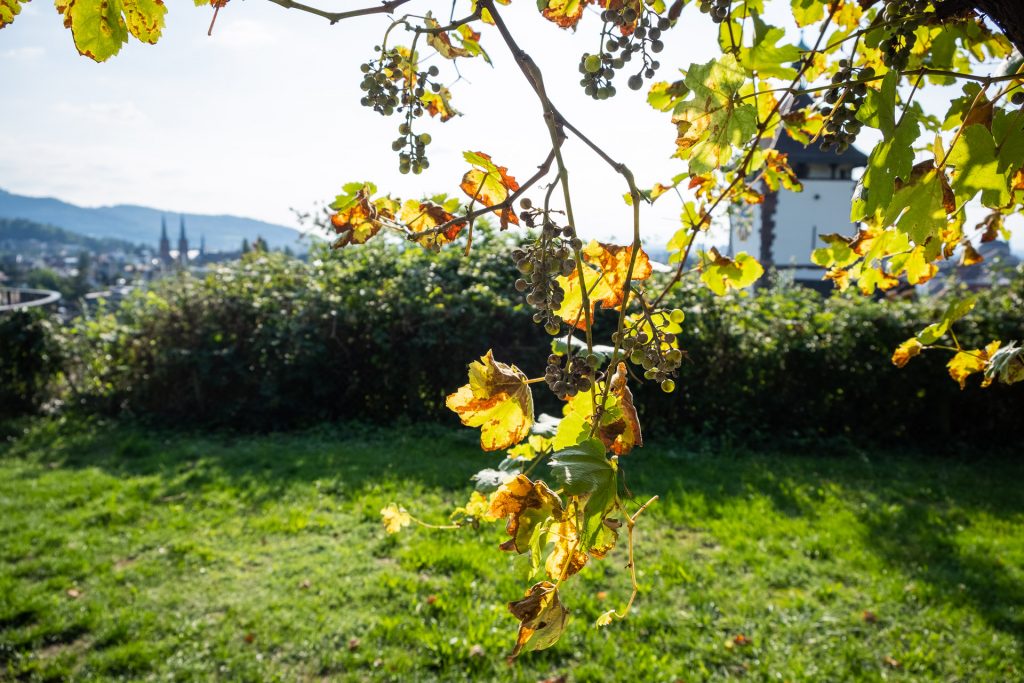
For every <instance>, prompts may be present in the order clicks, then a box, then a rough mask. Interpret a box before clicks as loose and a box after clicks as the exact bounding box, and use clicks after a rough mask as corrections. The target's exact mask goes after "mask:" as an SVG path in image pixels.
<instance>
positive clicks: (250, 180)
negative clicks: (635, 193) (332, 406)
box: [0, 0, 1024, 248]
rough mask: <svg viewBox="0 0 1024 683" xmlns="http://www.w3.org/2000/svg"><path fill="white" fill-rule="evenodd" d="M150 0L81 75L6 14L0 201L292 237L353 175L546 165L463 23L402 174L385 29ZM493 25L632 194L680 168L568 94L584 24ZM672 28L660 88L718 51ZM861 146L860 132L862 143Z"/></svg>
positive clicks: (394, 182) (71, 53)
mask: <svg viewBox="0 0 1024 683" xmlns="http://www.w3.org/2000/svg"><path fill="white" fill-rule="evenodd" d="M363 4H365V5H366V6H372V5H373V4H374V3H373V0H366V2H365V3H358V5H357V3H356V2H355V0H350V2H349V3H348V4H346V7H347V6H350V5H351V6H361V5H363ZM438 4H439V3H436V2H433V3H431V2H428V1H427V0H415V1H414V2H412V3H410V4H409V5H406V6H404V7H403V8H402V10H403V11H405V10H406V9H407V8H408V11H409V12H410V13H414V14H420V13H423V12H425V11H426V10H427V9H429V8H430V7H431V6H434V7H437V6H438ZM440 4H441V6H446V7H449V6H448V5H447V3H440ZM463 4H465V5H466V6H468V3H463ZM783 4H785V5H786V6H788V3H783ZM168 6H169V11H168V13H167V26H166V28H165V30H164V35H163V37H162V38H161V40H160V42H159V43H158V44H157V45H155V46H150V45H144V44H141V43H139V42H138V41H136V40H134V38H133V39H131V40H130V42H129V43H128V44H127V45H126V46H125V47H124V48H123V49H122V51H121V54H120V55H118V56H116V57H114V58H112V59H111V60H109V61H108V62H105V63H103V64H96V63H93V62H92V61H91V60H89V59H86V58H84V57H81V56H80V55H78V53H77V52H76V50H75V48H74V44H73V42H72V39H71V34H70V32H69V31H68V30H67V29H65V28H64V27H63V25H62V22H61V19H60V16H59V15H58V14H57V12H56V11H55V10H54V9H53V5H52V4H50V3H48V2H46V1H45V0H39V1H38V2H31V3H27V4H25V5H23V9H22V12H21V14H20V15H19V16H18V17H17V18H16V19H15V21H14V23H13V24H12V25H11V26H9V27H7V28H5V29H4V30H3V31H0V93H3V96H2V99H0V187H2V188H4V189H6V190H8V191H11V192H15V193H19V194H27V195H33V196H53V197H57V198H59V199H63V200H65V201H70V202H73V203H76V204H80V205H84V206H100V205H109V204H141V205H146V206H152V207H154V208H158V209H165V210H169V211H183V212H194V213H210V214H234V215H240V216H247V217H251V218H258V219H262V220H266V221H271V222H274V223H281V224H284V225H293V226H294V225H296V223H295V219H294V215H293V213H292V209H293V208H294V209H298V210H309V209H312V208H313V207H314V205H315V204H316V203H317V202H324V201H329V200H330V199H332V198H333V197H334V195H335V194H337V193H338V191H339V189H340V188H341V186H342V185H343V184H344V183H346V182H351V181H355V180H371V181H373V182H375V183H376V184H377V185H378V187H380V188H381V189H382V190H383V191H385V192H391V193H392V194H393V195H395V196H400V197H403V198H408V197H419V196H423V195H427V194H434V193H438V192H448V193H450V194H458V193H459V190H458V183H459V180H460V179H461V177H462V174H463V173H464V172H465V171H466V170H467V169H468V167H467V165H466V162H465V161H464V160H463V159H462V152H463V151H466V150H478V151H483V152H487V153H489V154H490V155H491V156H492V157H493V159H494V160H495V161H496V162H497V163H499V164H500V165H503V166H507V167H508V169H509V172H510V173H511V174H512V175H514V176H516V177H517V178H518V179H520V180H525V179H526V178H528V177H530V176H531V175H533V173H534V172H535V170H536V168H537V166H538V165H539V164H540V163H541V161H542V160H543V159H544V157H545V156H546V154H547V152H548V151H549V148H550V145H549V144H546V141H547V139H548V137H547V131H546V128H545V127H544V124H543V120H542V118H541V110H540V105H539V104H538V103H537V100H536V98H535V97H534V96H533V93H532V91H531V90H530V89H529V87H528V85H527V84H526V81H525V80H524V78H523V77H522V75H521V74H520V72H519V71H518V69H517V68H516V65H515V63H514V62H513V60H512V59H511V57H510V55H509V53H508V52H507V50H506V49H505V48H504V45H503V43H502V42H501V41H500V37H499V36H498V34H497V31H496V30H495V29H494V28H493V27H489V26H483V25H482V24H481V26H483V28H482V31H483V37H482V40H481V42H482V44H483V45H484V47H485V48H486V49H487V50H488V52H489V53H490V56H491V58H492V60H493V62H494V66H493V67H491V66H488V65H487V64H486V63H484V62H483V60H481V59H474V60H459V68H460V72H461V74H457V73H456V72H455V71H454V69H453V68H452V65H451V63H450V62H447V61H446V60H443V59H440V58H435V59H434V60H433V61H431V62H429V63H434V64H437V66H438V67H439V68H440V69H441V70H442V78H443V79H444V80H445V82H446V83H447V84H448V85H449V86H450V88H451V91H452V95H453V104H454V106H455V107H456V108H457V109H458V110H460V111H461V112H462V113H463V114H464V115H463V116H460V117H456V118H455V119H452V120H451V121H449V122H447V123H444V124H442V123H440V122H439V121H438V120H436V119H435V120H424V121H423V122H422V124H421V128H422V130H423V131H426V132H429V133H430V134H431V136H432V137H433V142H432V144H431V145H430V146H429V147H428V153H429V156H430V161H431V166H430V169H429V170H427V171H426V172H425V173H423V174H422V175H420V176H414V175H408V176H403V175H401V174H399V172H398V163H397V157H396V155H395V154H394V153H393V152H392V151H391V149H390V142H391V140H393V139H394V138H395V137H396V136H397V127H398V124H399V123H400V121H399V119H398V118H397V117H391V118H385V117H382V116H380V115H379V114H376V113H374V112H373V111H372V110H370V109H367V108H364V107H362V106H360V104H359V98H360V97H361V95H362V92H361V91H360V89H359V82H360V80H361V73H360V72H359V64H360V63H361V62H363V61H366V60H367V59H369V58H370V57H371V56H372V55H373V46H374V45H375V44H377V43H378V42H379V41H380V37H381V36H382V35H383V32H384V31H385V30H386V28H387V26H388V23H389V21H388V19H387V18H386V17H384V16H383V15H376V16H369V17H362V18H358V19H353V20H348V21H343V22H340V23H338V24H336V25H333V26H332V25H330V24H329V23H328V22H327V21H325V20H323V19H322V18H319V17H316V16H313V15H310V14H307V13H304V12H301V11H298V10H285V9H283V8H281V7H279V6H277V5H274V4H271V3H270V2H264V1H262V0H248V1H247V2H242V1H241V0H234V2H231V3H229V4H228V5H227V7H225V8H224V9H222V10H221V12H220V15H219V17H218V19H217V24H216V26H215V28H214V32H213V36H212V37H208V36H207V35H206V33H207V28H208V26H209V22H210V17H211V14H212V10H211V9H210V8H209V7H202V8H195V7H192V3H191V2H185V1H183V0H176V1H175V2H173V3H168ZM324 7H328V8H331V7H332V5H331V4H330V3H326V4H324ZM691 11H692V8H689V9H688V10H687V13H690V12H691ZM465 13H466V12H460V13H457V14H458V16H462V15H463V14H465ZM503 15H504V16H505V18H506V21H507V22H508V23H509V25H510V26H511V28H512V29H513V31H514V32H515V33H516V35H517V36H518V37H519V38H520V40H521V46H522V47H523V48H524V49H525V50H526V51H527V52H529V53H530V54H531V55H532V56H533V58H534V59H535V60H536V61H537V63H538V64H539V65H540V66H541V68H542V69H543V72H544V74H545V82H546V84H547V88H548V91H549V93H550V95H551V97H552V99H553V101H554V102H555V104H556V106H558V107H559V109H560V110H561V111H562V112H563V114H565V115H566V116H567V118H568V119H569V120H570V121H572V122H573V123H574V124H575V125H577V127H579V128H581V129H582V130H583V131H584V132H585V133H586V134H587V135H588V136H589V137H590V138H591V139H593V140H594V141H595V142H597V143H598V144H600V145H601V146H602V147H603V148H604V149H605V150H606V151H607V152H608V153H609V154H610V155H611V156H612V157H613V158H615V159H617V160H620V161H623V162H625V163H626V164H628V165H629V166H630V167H631V168H632V169H633V170H634V172H635V173H636V176H637V181H638V184H639V185H640V186H641V187H650V186H652V185H653V184H654V183H655V182H658V181H661V182H665V181H667V180H668V179H669V178H671V177H672V176H673V175H675V174H677V173H679V172H680V171H682V170H683V168H684V167H683V164H682V163H681V162H679V161H678V160H672V159H671V158H670V155H671V153H672V150H673V147H674V144H673V142H674V139H675V129H674V126H672V124H671V123H670V121H669V116H668V115H666V114H662V113H660V112H656V111H654V110H653V109H651V108H650V107H649V106H647V104H646V103H645V101H644V94H643V92H639V93H637V92H632V91H629V90H628V89H627V88H626V87H625V85H624V84H623V85H621V87H620V90H619V94H618V95H617V96H616V97H614V98H612V99H611V100H608V101H605V102H594V101H593V100H591V99H590V98H588V97H586V96H585V95H584V94H583V92H582V88H580V86H579V83H578V81H579V73H578V72H577V64H578V60H579V58H580V55H581V54H582V53H583V52H585V51H592V52H593V51H596V47H597V45H596V40H597V36H598V30H599V28H598V27H599V25H600V24H599V21H598V19H597V17H596V16H590V17H585V18H584V20H583V22H581V25H580V29H579V31H578V32H577V33H575V34H574V33H572V32H570V31H565V30H562V29H559V28H558V27H556V26H555V25H554V24H552V23H550V22H548V21H546V20H544V19H543V18H541V17H540V16H539V15H538V13H537V11H536V6H535V3H533V2H525V1H524V2H513V3H512V4H511V5H510V6H508V7H507V8H503ZM440 18H441V19H447V15H445V16H442V17H440ZM768 18H769V21H771V19H772V18H773V17H771V16H769V17H768ZM686 19H687V14H684V24H683V25H682V26H680V27H677V28H676V29H675V30H673V31H672V32H671V33H670V34H668V35H669V39H668V40H666V43H667V46H666V49H665V51H664V52H663V53H662V54H661V56H660V57H661V61H662V62H663V64H664V65H665V66H663V67H662V71H661V72H659V75H658V76H657V78H656V80H673V79H674V78H675V76H676V74H675V73H673V72H672V71H671V68H672V66H673V65H679V66H682V65H687V64H690V63H691V62H705V61H708V60H709V59H712V58H713V57H714V56H715V55H717V54H718V48H717V45H716V41H715V37H716V32H715V30H714V29H713V27H712V24H711V23H710V21H708V20H707V19H706V17H700V18H699V19H697V18H696V17H693V19H694V21H693V23H692V24H690V25H692V26H694V28H693V29H690V28H689V26H690V25H688V24H687V23H686V22H685V20H686ZM621 78H622V77H621V76H620V79H621ZM872 142H873V140H871V139H869V138H867V137H865V139H864V140H863V141H862V143H861V147H862V149H865V150H869V149H870V145H871V143H872ZM565 156H566V162H567V166H568V168H569V171H570V185H571V187H572V188H573V193H574V209H575V212H576V220H577V226H578V229H579V231H580V233H581V235H582V236H584V237H595V238H599V239H604V240H611V241H618V242H620V243H621V242H626V241H628V240H629V239H630V235H631V231H632V224H631V210H630V209H629V207H627V206H626V205H625V203H624V202H623V201H622V200H621V196H622V194H623V193H624V192H625V190H626V188H625V186H624V183H623V181H622V179H621V178H620V177H619V176H618V175H616V174H615V173H614V171H613V170H612V169H611V168H610V167H608V166H607V165H605V164H604V163H603V162H601V161H600V160H599V159H598V158H597V157H596V156H594V155H593V153H591V152H590V151H589V150H587V149H585V148H584V147H583V146H582V145H581V144H580V143H579V142H577V141H575V140H570V141H569V142H568V143H567V144H566V148H565ZM534 196H537V195H536V194H535V195H534ZM678 215H679V202H678V201H672V198H670V197H666V198H665V199H662V200H661V201H659V202H658V203H656V204H655V205H654V206H653V207H645V208H644V213H643V226H644V228H643V229H644V233H645V235H650V236H651V238H652V242H653V243H655V244H656V243H658V242H659V241H660V242H661V243H662V244H663V243H664V240H667V239H668V237H670V236H671V235H672V233H673V232H675V230H676V229H678V227H679V222H678ZM844 219H845V215H844V213H843V212H837V216H836V221H837V226H836V229H837V230H842V229H843V228H844V227H845V226H846V225H848V224H846V223H844ZM1020 232H1021V231H1018V233H1020ZM1018 237H1020V235H1018ZM711 239H713V240H716V241H723V240H724V239H725V236H724V235H723V234H722V233H718V234H716V235H714V236H712V238H711ZM1015 246H1016V247H1018V248H1024V241H1022V242H1019V243H1016V244H1015Z"/></svg>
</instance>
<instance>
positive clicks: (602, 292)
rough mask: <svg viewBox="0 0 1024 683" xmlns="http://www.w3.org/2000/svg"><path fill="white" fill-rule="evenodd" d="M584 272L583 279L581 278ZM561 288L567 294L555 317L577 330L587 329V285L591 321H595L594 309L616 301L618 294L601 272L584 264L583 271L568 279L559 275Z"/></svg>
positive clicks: (578, 270)
mask: <svg viewBox="0 0 1024 683" xmlns="http://www.w3.org/2000/svg"><path fill="white" fill-rule="evenodd" d="M581 272H582V278H581V277H580V275H581ZM557 282H558V284H559V286H561V288H562V291H563V292H565V296H564V298H563V299H562V304H561V305H560V306H559V307H558V309H557V310H555V315H557V316H558V317H559V318H561V319H562V320H564V321H565V322H567V323H569V324H570V325H575V326H576V328H577V329H581V330H585V329H586V328H587V318H586V315H585V314H584V312H583V286H584V285H586V288H587V295H588V297H589V301H590V319H591V320H593V319H594V308H595V307H596V306H597V304H598V303H599V302H601V301H606V300H612V299H615V298H616V296H617V294H616V292H615V290H613V289H612V287H611V285H609V284H608V282H607V280H605V278H604V277H603V275H602V273H601V271H600V270H598V269H597V268H594V267H593V266H591V265H589V264H586V263H584V264H583V268H582V271H581V269H579V268H577V269H576V270H574V271H573V272H572V274H570V275H569V276H568V277H566V276H564V275H559V276H558V278H557Z"/></svg>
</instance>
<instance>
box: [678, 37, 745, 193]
mask: <svg viewBox="0 0 1024 683" xmlns="http://www.w3.org/2000/svg"><path fill="white" fill-rule="evenodd" d="M685 83H686V86H687V87H688V88H689V89H690V91H691V94H692V95H693V97H692V98H691V99H687V100H685V101H683V102H680V103H679V104H677V105H676V107H675V109H674V113H673V116H672V122H673V123H675V124H676V128H677V137H676V148H677V149H676V156H678V157H679V158H681V159H688V160H689V170H690V172H692V173H706V172H708V171H712V170H714V169H717V168H719V167H721V166H724V165H725V164H726V163H728V162H729V160H730V159H731V158H732V156H733V154H734V153H735V150H736V149H737V148H739V147H740V146H742V145H743V144H744V143H745V142H746V141H747V140H748V139H749V138H750V137H751V136H752V135H753V134H754V133H755V132H756V131H757V112H756V109H755V108H754V105H752V104H749V103H740V102H738V101H737V100H736V98H737V96H738V95H739V91H740V89H741V88H742V87H743V86H744V85H745V84H746V83H747V74H746V71H745V70H744V69H743V68H742V67H741V66H740V65H739V63H737V61H736V58H735V57H734V56H733V55H731V54H727V55H725V56H723V57H722V58H721V59H719V60H718V61H711V62H708V63H707V64H701V65H694V66H693V67H691V68H690V70H689V71H688V72H687V74H686V80H685Z"/></svg>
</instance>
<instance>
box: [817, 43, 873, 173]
mask: <svg viewBox="0 0 1024 683" xmlns="http://www.w3.org/2000/svg"><path fill="white" fill-rule="evenodd" d="M874 77H875V70H874V69H873V68H871V67H870V66H869V67H866V68H864V69H860V70H859V72H858V73H857V74H856V76H855V74H854V69H853V67H852V66H851V65H850V61H849V60H847V59H841V60H839V71H837V72H836V74H835V75H834V76H833V77H832V84H833V86H834V87H832V88H830V89H829V90H827V91H825V102H826V106H824V107H822V109H821V113H822V114H824V115H825V129H824V131H823V132H822V135H821V150H822V151H823V152H827V151H828V150H830V149H835V151H836V153H837V154H842V153H843V152H845V151H846V150H847V149H849V148H850V145H851V144H852V143H853V141H854V140H856V139H857V134H858V133H860V129H861V128H862V127H863V125H864V124H862V123H861V122H860V121H858V120H857V110H858V109H860V106H861V105H862V104H863V103H864V98H865V96H866V95H867V93H868V87H867V84H866V83H867V81H869V80H871V79H872V78H874ZM851 81H856V82H855V83H852V84H850V82H851ZM840 84H846V85H840Z"/></svg>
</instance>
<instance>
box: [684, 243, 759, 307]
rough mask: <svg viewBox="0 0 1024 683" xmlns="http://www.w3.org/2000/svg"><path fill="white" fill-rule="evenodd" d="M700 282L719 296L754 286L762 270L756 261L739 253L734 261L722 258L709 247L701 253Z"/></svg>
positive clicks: (747, 255) (725, 257)
mask: <svg viewBox="0 0 1024 683" xmlns="http://www.w3.org/2000/svg"><path fill="white" fill-rule="evenodd" d="M700 260H701V274H700V279H701V281H702V282H703V283H704V284H706V285H707V286H708V289H710V290H711V291H712V292H714V293H715V294H718V295H719V296H721V295H723V294H725V293H726V292H727V291H728V290H729V289H730V288H731V289H743V288H745V287H749V286H750V285H752V284H754V283H755V282H756V281H757V279H758V278H759V277H761V276H762V275H763V274H764V268H762V267H761V264H760V263H758V262H757V260H756V259H755V258H754V257H753V256H750V255H749V254H747V253H746V252H740V253H739V254H736V258H735V259H731V258H729V257H727V256H722V255H721V254H719V253H718V249H716V248H715V247H711V249H710V250H709V251H707V252H701V259H700Z"/></svg>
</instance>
